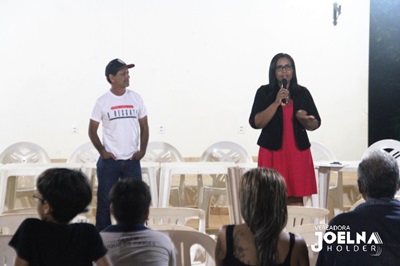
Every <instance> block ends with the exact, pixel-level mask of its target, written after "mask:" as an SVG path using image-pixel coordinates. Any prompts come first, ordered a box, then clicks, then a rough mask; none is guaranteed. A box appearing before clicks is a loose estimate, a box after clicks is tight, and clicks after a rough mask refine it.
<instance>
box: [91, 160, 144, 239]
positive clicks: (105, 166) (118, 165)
mask: <svg viewBox="0 0 400 266" xmlns="http://www.w3.org/2000/svg"><path fill="white" fill-rule="evenodd" d="M124 178H140V179H142V170H141V168H140V161H137V160H113V159H103V158H101V157H100V158H99V160H98V161H97V183H98V187H97V212H96V228H97V230H98V231H99V232H100V231H101V230H103V229H104V228H106V227H107V226H109V225H110V224H111V218H110V200H109V198H108V194H109V192H110V190H111V188H112V186H113V185H114V184H115V183H117V182H118V180H119V179H124Z"/></svg>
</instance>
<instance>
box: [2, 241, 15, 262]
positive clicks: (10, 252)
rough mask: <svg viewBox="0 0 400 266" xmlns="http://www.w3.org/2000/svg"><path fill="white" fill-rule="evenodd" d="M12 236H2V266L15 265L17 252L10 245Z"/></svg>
mask: <svg viewBox="0 0 400 266" xmlns="http://www.w3.org/2000/svg"><path fill="white" fill-rule="evenodd" d="M11 238H12V235H10V234H8V235H2V234H0V265H1V266H3V265H4V266H12V265H14V261H15V257H16V256H17V255H16V253H15V250H14V249H13V248H12V247H10V246H9V245H8V243H9V242H10V240H11Z"/></svg>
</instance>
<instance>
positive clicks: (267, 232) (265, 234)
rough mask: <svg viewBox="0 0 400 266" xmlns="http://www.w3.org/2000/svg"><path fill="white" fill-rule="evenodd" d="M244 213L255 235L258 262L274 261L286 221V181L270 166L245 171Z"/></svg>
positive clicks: (243, 185)
mask: <svg viewBox="0 0 400 266" xmlns="http://www.w3.org/2000/svg"><path fill="white" fill-rule="evenodd" d="M239 198H240V205H241V213H242V217H243V219H244V221H245V222H246V224H247V226H249V228H250V230H251V232H252V233H253V234H254V236H255V246H256V248H257V257H258V261H259V265H274V264H276V258H277V243H278V239H279V234H280V233H281V231H282V230H283V229H284V228H285V226H286V223H287V208H286V199H287V193H286V184H285V180H284V179H283V177H282V176H281V175H280V174H279V173H278V172H277V171H275V170H273V169H269V168H256V169H252V170H250V171H248V172H246V173H245V174H244V175H243V177H242V180H241V186H240V190H239Z"/></svg>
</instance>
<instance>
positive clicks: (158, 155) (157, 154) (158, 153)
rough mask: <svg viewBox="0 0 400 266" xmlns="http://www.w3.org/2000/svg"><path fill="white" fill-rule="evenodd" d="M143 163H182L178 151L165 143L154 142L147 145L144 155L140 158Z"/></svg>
mask: <svg viewBox="0 0 400 266" xmlns="http://www.w3.org/2000/svg"><path fill="white" fill-rule="evenodd" d="M142 161H144V162H159V163H167V162H183V161H184V160H183V157H182V155H181V154H180V153H179V151H178V150H177V149H176V148H175V147H174V146H172V145H171V144H169V143H167V142H161V141H155V142H149V143H148V144H147V149H146V154H145V156H144V157H143V158H142Z"/></svg>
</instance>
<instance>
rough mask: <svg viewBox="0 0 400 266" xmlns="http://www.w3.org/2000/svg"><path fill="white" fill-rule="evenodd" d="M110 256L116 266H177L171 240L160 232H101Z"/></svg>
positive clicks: (147, 230) (148, 230)
mask: <svg viewBox="0 0 400 266" xmlns="http://www.w3.org/2000/svg"><path fill="white" fill-rule="evenodd" d="M100 235H101V238H102V239H103V243H104V246H105V247H106V248H107V250H108V252H107V254H108V256H109V257H110V260H111V262H112V263H113V264H114V265H118V266H125V265H126V266H128V265H129V266H130V265H143V266H144V265H146V266H175V265H176V259H175V249H174V244H173V243H172V241H171V239H170V238H169V237H168V236H167V235H165V234H163V233H161V232H158V231H155V230H152V229H146V230H141V231H134V232H100Z"/></svg>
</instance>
